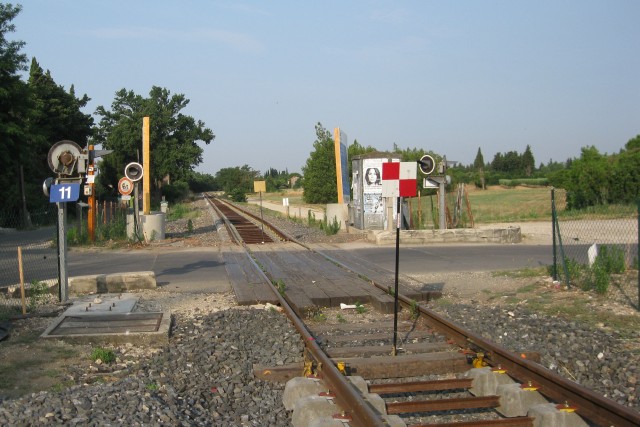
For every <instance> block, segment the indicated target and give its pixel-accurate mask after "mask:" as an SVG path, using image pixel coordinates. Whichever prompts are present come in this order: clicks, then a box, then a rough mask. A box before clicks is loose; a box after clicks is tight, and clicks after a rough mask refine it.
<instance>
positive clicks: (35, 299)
mask: <svg viewBox="0 0 640 427" xmlns="http://www.w3.org/2000/svg"><path fill="white" fill-rule="evenodd" d="M48 293H49V287H48V286H47V284H46V283H44V282H39V281H37V280H34V281H32V282H31V286H30V287H29V312H34V311H36V308H38V306H39V305H40V304H42V303H43V302H45V301H46V299H47V294H48Z"/></svg>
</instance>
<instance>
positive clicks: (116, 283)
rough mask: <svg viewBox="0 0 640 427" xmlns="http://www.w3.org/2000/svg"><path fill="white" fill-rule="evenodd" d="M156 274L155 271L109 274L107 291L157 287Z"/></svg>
mask: <svg viewBox="0 0 640 427" xmlns="http://www.w3.org/2000/svg"><path fill="white" fill-rule="evenodd" d="M155 288H156V275H155V273H154V272H153V271H137V272H129V273H116V274H109V275H107V277H106V291H107V292H125V291H132V290H136V289H155Z"/></svg>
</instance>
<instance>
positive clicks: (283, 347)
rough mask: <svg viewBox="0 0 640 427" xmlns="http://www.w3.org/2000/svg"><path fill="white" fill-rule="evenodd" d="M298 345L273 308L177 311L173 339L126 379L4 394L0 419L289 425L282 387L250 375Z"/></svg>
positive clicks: (284, 358) (287, 358) (292, 358)
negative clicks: (11, 397)
mask: <svg viewBox="0 0 640 427" xmlns="http://www.w3.org/2000/svg"><path fill="white" fill-rule="evenodd" d="M302 351H303V345H302V342H301V340H300V337H299V336H298V334H297V333H296V331H295V329H293V327H292V326H291V324H290V323H289V322H288V320H287V319H286V317H285V316H283V315H282V314H281V313H279V312H277V311H276V310H270V309H266V310H265V309H262V310H261V309H229V310H225V311H219V312H216V313H212V314H208V315H202V316H194V317H181V316H177V317H176V319H175V328H174V337H173V339H172V341H171V344H170V345H169V346H168V347H166V348H164V349H162V350H161V351H159V352H156V353H155V354H154V355H152V356H150V358H149V359H148V360H146V361H143V362H141V363H140V364H139V365H138V366H133V367H131V368H129V369H128V372H126V377H125V378H123V379H120V380H117V381H115V382H113V383H108V384H98V385H90V386H89V385H78V386H73V387H70V388H68V389H66V390H64V391H62V392H60V393H54V392H40V393H35V394H32V395H30V396H28V397H24V398H21V399H16V400H7V401H4V402H2V405H1V406H0V425H3V426H21V425H24V426H26V425H42V424H47V423H50V424H57V425H62V424H63V425H78V426H79V425H82V426H85V425H89V426H108V425H113V426H115V425H127V426H141V425H167V426H169V425H171V426H175V425H184V426H193V425H197V426H214V425H215V426H267V425H269V426H284V425H289V414H288V413H287V411H286V410H285V409H284V407H283V406H282V392H283V390H284V386H283V385H281V384H276V383H268V382H264V381H260V380H256V379H255V378H254V376H253V364H265V365H269V364H273V365H282V364H286V363H293V362H298V361H300V360H302Z"/></svg>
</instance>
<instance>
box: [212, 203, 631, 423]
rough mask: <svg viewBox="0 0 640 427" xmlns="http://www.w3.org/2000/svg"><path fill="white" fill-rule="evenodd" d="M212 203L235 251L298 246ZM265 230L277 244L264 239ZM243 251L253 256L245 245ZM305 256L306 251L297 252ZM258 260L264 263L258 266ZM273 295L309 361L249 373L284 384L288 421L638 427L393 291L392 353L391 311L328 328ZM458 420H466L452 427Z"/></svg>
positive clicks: (530, 358) (608, 405)
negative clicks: (397, 311) (398, 313)
mask: <svg viewBox="0 0 640 427" xmlns="http://www.w3.org/2000/svg"><path fill="white" fill-rule="evenodd" d="M212 203H215V206H216V209H218V210H219V213H220V214H221V215H226V213H225V212H228V213H229V215H230V217H231V218H230V219H228V223H229V224H230V225H231V226H233V227H231V230H233V228H235V224H239V228H240V229H242V230H243V231H242V232H240V230H238V229H237V228H236V231H235V232H234V231H231V233H232V234H234V235H235V236H236V237H237V238H239V240H238V242H242V241H243V236H247V239H248V240H245V241H244V243H243V245H244V244H245V243H246V244H253V243H261V244H262V243H267V242H268V241H270V242H272V243H273V242H275V241H277V240H278V239H279V240H280V241H283V242H284V241H288V242H294V244H300V243H299V242H298V243H296V242H295V239H292V238H290V237H288V236H286V234H285V233H282V232H278V231H277V230H276V229H275V227H273V226H271V225H267V224H264V223H262V224H264V225H257V224H260V220H261V219H260V218H257V217H256V216H255V215H251V218H252V219H251V220H248V219H246V218H245V219H244V220H242V219H240V218H238V217H243V215H246V214H247V213H246V212H243V211H241V210H240V209H239V208H237V207H230V206H228V205H226V203H224V202H221V201H213V200H212ZM222 205H226V206H225V207H222ZM225 222H227V221H225ZM246 222H250V223H252V225H253V227H254V229H253V230H252V231H246V230H248V229H249V228H250V227H249V226H247V225H246ZM245 227H246V228H245ZM264 227H267V229H268V230H269V233H268V234H270V235H277V236H279V237H278V239H275V240H274V239H269V240H267V239H265V238H263V236H264V235H265V232H264ZM256 229H257V230H259V231H260V234H259V235H258V234H257V231H256ZM257 235H258V236H259V237H260V238H259V239H256V236H257ZM256 240H258V241H256ZM245 249H246V250H247V251H251V247H245ZM309 251H310V248H309V247H307V246H304V249H303V252H309ZM264 253H265V252H264V249H261V251H259V252H256V253H252V254H251V257H253V258H256V259H258V262H256V267H257V266H258V263H259V264H260V266H261V269H262V271H263V274H264V275H265V280H268V281H269V282H270V283H272V284H273V283H274V282H276V280H274V277H273V272H274V271H275V269H269V268H265V266H264V265H265V264H267V263H266V262H264V260H265V259H266V258H264V255H263V254H264ZM305 255H306V254H305ZM317 255H319V256H322V257H325V260H326V263H327V266H328V265H329V264H331V265H336V264H340V265H341V267H342V268H344V269H345V271H349V272H351V273H353V272H354V271H353V270H354V267H353V265H345V264H342V263H341V260H337V259H334V258H332V257H328V256H327V255H326V254H322V253H319V254H317ZM261 256H262V257H263V258H262V261H263V262H264V263H263V262H259V261H260V260H261V258H260V257H261ZM279 268H286V266H280V267H279ZM327 268H328V267H327ZM265 270H266V271H265ZM355 273H356V274H359V275H360V276H361V277H364V276H366V274H365V273H358V272H355ZM296 277H298V276H296ZM300 280H301V281H302V282H304V281H305V280H306V279H305V278H304V277H301V278H300ZM367 281H369V282H371V283H369V286H377V287H378V288H380V289H382V290H387V286H386V285H384V284H380V283H375V281H371V280H367ZM273 290H274V293H275V294H276V295H277V298H278V301H279V303H280V305H281V306H282V307H283V309H284V311H285V313H286V314H287V316H288V317H289V318H290V320H291V322H292V323H293V325H294V326H295V327H296V329H297V330H298V332H299V333H300V334H301V335H302V337H303V339H304V342H305V343H306V354H305V358H306V360H307V362H306V363H305V366H304V367H301V366H298V365H295V366H282V367H266V366H264V367H256V368H255V372H256V375H257V376H259V377H261V378H263V379H270V380H283V381H284V380H289V383H288V388H289V389H290V390H292V391H291V392H290V393H289V395H290V396H291V395H292V394H293V395H294V396H295V399H294V400H295V401H294V402H293V403H292V402H289V403H287V401H286V399H287V397H286V395H285V406H287V405H289V409H293V408H294V407H295V408H297V407H298V406H299V407H300V409H296V410H295V411H294V424H295V423H298V425H305V417H312V418H317V417H320V416H322V417H326V419H327V420H328V421H327V423H330V422H335V424H322V425H342V424H343V423H345V422H347V423H348V424H349V425H353V426H383V425H411V426H413V427H418V426H423V425H431V426H432V425H450V423H451V422H452V420H456V421H458V422H457V424H455V425H458V426H463V425H464V426H466V425H468V426H472V425H474V426H481V425H509V426H533V425H554V426H578V425H601V426H637V425H640V413H639V412H637V411H635V410H633V409H631V408H628V407H625V406H622V405H619V404H617V403H615V402H613V401H611V400H609V399H607V398H605V397H602V396H600V395H598V394H596V393H594V392H592V391H590V390H588V389H586V388H584V387H582V386H580V385H579V384H576V383H574V382H572V381H569V380H567V379H565V378H563V377H561V376H559V375H557V374H555V373H554V372H552V371H549V370H548V369H546V368H544V367H543V366H541V365H539V364H538V363H536V354H535V353H528V354H514V353H512V352H510V351H508V350H505V349H503V348H501V347H500V346H498V345H496V344H494V343H492V342H490V341H488V340H485V339H484V338H482V337H481V336H477V335H476V334H474V333H473V332H472V331H469V330H466V329H464V328H461V327H460V326H459V325H457V324H454V323H452V322H450V321H448V320H447V319H445V318H443V317H442V316H440V315H438V314H437V313H435V312H433V311H432V310H430V309H428V308H427V307H426V306H425V305H424V304H418V303H416V300H415V299H413V298H410V297H407V296H405V295H398V298H399V301H400V303H401V304H402V306H403V307H404V310H403V311H402V313H403V318H402V322H401V323H400V326H399V330H398V331H397V332H398V334H399V336H400V337H401V338H402V339H401V343H402V344H401V347H400V351H399V352H398V353H397V354H395V355H391V354H392V351H391V350H392V348H391V346H390V339H391V337H392V335H393V330H392V325H391V324H390V323H389V322H390V319H389V314H386V315H385V314H379V315H378V316H377V317H376V318H375V320H374V321H369V322H361V323H345V324H332V325H327V324H326V323H323V322H314V321H313V316H311V317H310V316H307V319H305V320H303V318H302V316H300V315H301V314H302V313H300V309H298V310H297V312H296V310H295V308H296V307H295V306H296V304H295V303H294V304H292V303H291V300H292V296H291V295H289V293H290V292H293V291H295V290H294V289H282V288H280V289H276V288H275V287H274V289H273ZM294 293H295V292H294ZM356 305H357V306H358V304H356ZM292 307H293V308H292ZM334 310H335V309H334ZM317 313H320V311H317V312H316V314H317ZM307 314H308V313H307ZM385 316H386V317H385ZM302 372H303V373H304V375H303V376H301V373H302ZM293 377H296V378H295V379H291V378H293ZM348 378H351V379H352V380H351V381H350V380H349V379H348ZM353 378H355V379H353ZM359 378H365V379H366V381H364V380H361V379H359ZM290 384H291V387H289V385H290ZM354 384H355V387H354ZM300 390H302V391H300ZM289 399H291V397H290V398H289ZM305 399H306V400H305ZM299 402H305V403H299ZM296 405H297V406H296ZM305 405H306V409H304V408H305ZM296 411H297V412H298V415H296ZM383 414H385V415H383ZM461 414H462V416H461ZM296 416H297V418H298V419H297V420H296ZM398 416H400V417H398ZM460 418H463V419H464V420H466V421H465V422H464V423H460V422H459V419H460ZM338 423H340V424H338ZM317 425H320V424H317Z"/></svg>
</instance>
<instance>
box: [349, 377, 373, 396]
mask: <svg viewBox="0 0 640 427" xmlns="http://www.w3.org/2000/svg"><path fill="white" fill-rule="evenodd" d="M347 379H348V380H349V381H350V382H351V384H353V385H354V386H355V387H356V388H357V389H358V390H360V393H362V394H364V393H368V392H369V384H367V381H366V380H365V379H364V378H362V377H360V376H357V375H353V376H349V377H347Z"/></svg>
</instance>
